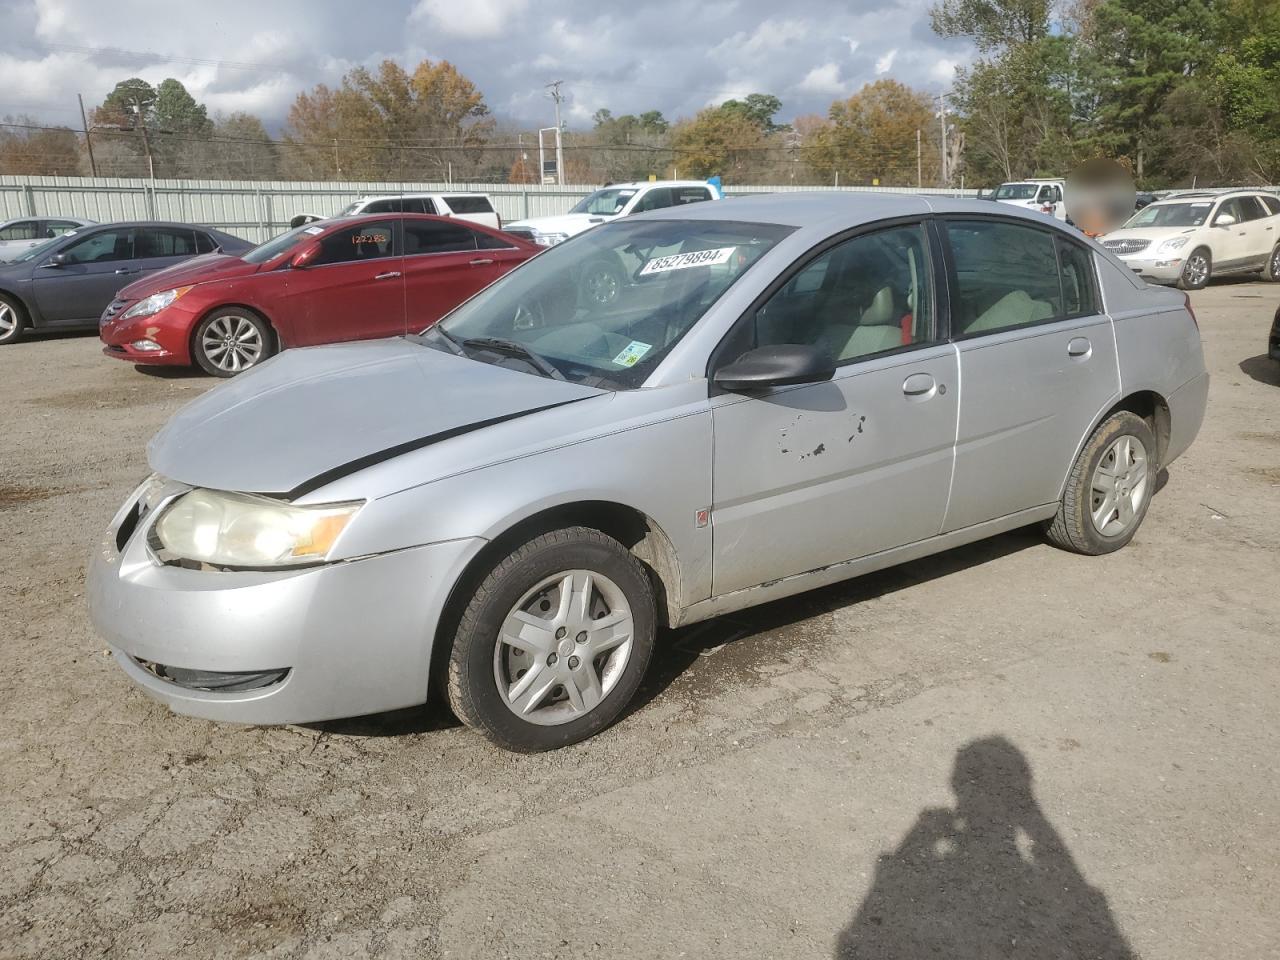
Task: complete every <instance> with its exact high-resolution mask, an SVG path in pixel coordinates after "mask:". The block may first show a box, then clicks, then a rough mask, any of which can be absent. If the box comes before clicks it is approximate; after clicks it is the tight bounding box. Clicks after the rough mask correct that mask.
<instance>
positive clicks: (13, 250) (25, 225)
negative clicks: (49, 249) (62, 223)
mask: <svg viewBox="0 0 1280 960" xmlns="http://www.w3.org/2000/svg"><path fill="white" fill-rule="evenodd" d="M45 239H46V238H45V236H44V232H43V231H42V230H41V224H40V221H39V220H17V221H14V222H13V223H11V224H9V225H8V226H6V227H4V228H3V229H0V259H3V260H12V259H13V258H14V257H16V256H18V255H19V254H22V253H25V252H26V251H27V250H30V249H31V248H32V247H34V246H35V245H36V244H38V243H43V242H44V240H45Z"/></svg>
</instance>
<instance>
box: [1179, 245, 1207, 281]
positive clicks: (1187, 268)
mask: <svg viewBox="0 0 1280 960" xmlns="http://www.w3.org/2000/svg"><path fill="white" fill-rule="evenodd" d="M1212 275H1213V254H1212V253H1210V252H1209V251H1208V250H1207V249H1206V248H1205V247H1196V248H1195V249H1194V250H1192V251H1191V253H1189V254H1188V255H1187V262H1186V263H1184V264H1183V265H1182V273H1180V274H1179V275H1178V287H1179V288H1180V289H1182V290H1203V289H1204V288H1205V286H1206V285H1207V284H1208V283H1209V277H1211V276H1212Z"/></svg>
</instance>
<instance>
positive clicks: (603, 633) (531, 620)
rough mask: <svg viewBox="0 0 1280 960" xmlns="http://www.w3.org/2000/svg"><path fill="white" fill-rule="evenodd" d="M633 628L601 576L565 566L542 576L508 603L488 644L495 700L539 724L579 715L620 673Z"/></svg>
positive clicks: (622, 602) (618, 594)
mask: <svg viewBox="0 0 1280 960" xmlns="http://www.w3.org/2000/svg"><path fill="white" fill-rule="evenodd" d="M634 633H635V621H634V618H633V616H632V613H631V608H630V606H629V605H628V604H627V598H626V596H625V594H623V592H622V590H621V589H619V587H618V585H617V584H615V583H614V582H613V581H612V580H610V579H609V578H608V577H605V576H603V575H601V574H599V573H596V572H594V571H589V570H566V571H563V572H561V573H557V574H554V575H552V576H549V577H547V578H545V579H543V580H542V581H540V582H539V583H538V584H536V585H535V586H534V587H533V588H532V589H530V590H528V591H527V592H526V593H525V594H524V596H523V597H521V598H520V600H519V601H518V602H517V603H516V605H515V606H514V607H512V608H511V611H510V613H508V614H507V616H506V619H505V620H504V621H503V623H502V630H501V633H500V635H499V637H498V639H497V643H496V644H495V645H494V651H493V676H494V681H495V682H496V683H497V687H498V693H499V695H500V696H501V698H502V702H503V703H505V704H506V706H507V709H509V710H510V711H511V712H512V713H514V714H515V715H516V716H517V717H519V718H520V719H522V720H527V721H528V722H530V723H536V724H540V725H543V726H554V725H557V724H561V723H568V722H570V721H573V720H577V719H579V718H580V717H583V716H585V715H586V714H588V713H590V712H591V711H592V710H593V709H595V708H596V707H597V706H599V704H600V702H601V701H602V700H604V698H605V697H607V696H608V695H609V693H610V691H612V690H613V688H614V687H615V686H617V684H618V681H619V680H620V679H621V678H622V674H623V672H624V671H625V670H626V667H627V662H628V661H629V660H630V658H631V648H632V639H633V636H634Z"/></svg>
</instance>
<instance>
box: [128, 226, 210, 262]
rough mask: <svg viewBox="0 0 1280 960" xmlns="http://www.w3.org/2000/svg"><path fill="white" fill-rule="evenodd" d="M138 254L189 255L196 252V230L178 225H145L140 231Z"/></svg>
mask: <svg viewBox="0 0 1280 960" xmlns="http://www.w3.org/2000/svg"><path fill="white" fill-rule="evenodd" d="M137 245H138V249H137V256H139V257H189V256H192V255H193V254H194V253H195V252H196V232H195V231H194V230H179V229H177V228H176V227H173V228H170V227H143V228H142V229H141V230H139V231H138V237H137Z"/></svg>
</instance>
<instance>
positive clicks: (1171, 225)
mask: <svg viewBox="0 0 1280 960" xmlns="http://www.w3.org/2000/svg"><path fill="white" fill-rule="evenodd" d="M1101 242H1102V245H1103V246H1104V247H1106V248H1107V249H1108V250H1110V251H1111V252H1112V253H1114V254H1115V255H1116V256H1117V257H1119V258H1120V260H1121V262H1123V263H1124V264H1125V265H1126V266H1128V267H1129V269H1130V270H1132V271H1133V272H1134V273H1137V274H1140V275H1141V276H1142V277H1143V278H1145V279H1147V280H1150V281H1153V282H1155V283H1176V284H1177V285H1178V286H1179V287H1181V288H1182V289H1184V290H1199V289H1200V288H1201V287H1203V286H1204V285H1205V284H1206V283H1208V282H1209V278H1210V277H1213V276H1220V275H1222V274H1229V273H1258V272H1261V273H1262V276H1263V279H1266V280H1280V197H1277V196H1276V195H1275V194H1271V193H1263V192H1261V191H1257V190H1233V191H1230V192H1228V193H1181V194H1176V195H1174V196H1172V197H1167V198H1166V199H1164V200H1157V201H1156V202H1155V203H1152V204H1150V205H1148V206H1146V207H1143V208H1142V209H1141V210H1139V211H1138V212H1137V213H1135V214H1134V215H1133V216H1132V217H1131V218H1130V219H1129V221H1128V222H1127V223H1126V224H1125V225H1124V226H1123V227H1120V228H1119V229H1118V230H1113V231H1111V232H1110V233H1108V234H1106V235H1105V236H1103V237H1101Z"/></svg>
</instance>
